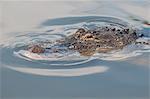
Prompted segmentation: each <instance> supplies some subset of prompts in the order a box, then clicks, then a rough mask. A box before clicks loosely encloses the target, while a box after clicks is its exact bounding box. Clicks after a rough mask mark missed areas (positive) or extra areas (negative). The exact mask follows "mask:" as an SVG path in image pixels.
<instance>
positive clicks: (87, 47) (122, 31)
mask: <svg viewBox="0 0 150 99" xmlns="http://www.w3.org/2000/svg"><path fill="white" fill-rule="evenodd" d="M142 36H143V34H142V35H140V36H139V35H138V34H137V31H136V30H135V29H132V28H116V27H109V26H103V27H97V28H95V29H85V28H79V29H77V31H76V32H75V33H72V34H71V35H69V36H67V37H64V38H61V39H57V40H55V41H53V42H52V41H48V42H47V41H46V42H44V41H43V42H40V43H37V44H31V45H30V46H28V50H29V51H30V52H32V53H37V54H41V53H44V52H46V51H50V52H51V53H56V52H61V51H62V50H63V51H65V50H73V51H77V52H79V53H80V55H83V56H92V55H93V54H95V53H96V52H98V53H107V52H110V51H113V50H118V49H123V48H124V47H125V46H127V45H129V44H131V43H135V44H136V43H141V42H136V40H137V39H138V38H139V37H142ZM145 44H147V45H149V43H147V42H145ZM43 45H44V46H43ZM45 45H46V46H45ZM47 45H48V46H47ZM49 45H51V46H49ZM52 45H53V46H52Z"/></svg>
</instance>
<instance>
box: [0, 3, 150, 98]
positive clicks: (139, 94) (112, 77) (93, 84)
mask: <svg viewBox="0 0 150 99" xmlns="http://www.w3.org/2000/svg"><path fill="white" fill-rule="evenodd" d="M22 4H24V8H22V6H20V5H22ZM32 4H35V6H33V5H32ZM52 5H53V6H52ZM54 5H55V6H54ZM128 7H129V8H130V9H129V8H128ZM145 7H148V6H147V1H143V2H142V1H140V0H137V1H135V2H134V1H109V2H108V1H88V2H85V1H77V2H71V1H70V2H69V1H66V2H58V1H57V2H54V1H53V2H45V3H44V2H42V3H39V2H37V3H33V2H22V3H20V2H16V3H9V2H8V3H7V2H6V3H4V11H5V12H4V20H3V21H4V23H5V26H4V27H3V29H4V31H3V33H2V37H3V39H1V41H0V50H1V60H0V63H1V65H2V66H1V67H0V69H1V71H2V81H1V83H2V84H1V85H2V99H24V98H29V99H30V98H31V99H34V98H37V97H38V98H40V99H41V98H42V99H51V98H52V99H55V98H58V99H67V98H68V99H74V98H81V99H84V98H85V99H88V98H90V99H99V98H104V99H110V98H111V99H124V98H125V99H148V90H149V84H148V78H149V76H148V73H149V66H148V64H149V62H148V61H149V55H148V54H149V50H150V46H149V45H142V44H139V45H135V44H131V45H129V46H126V47H125V48H124V49H122V50H120V51H114V52H111V53H104V54H95V55H94V56H92V57H83V56H80V55H79V53H74V52H68V53H63V54H62V56H63V57H61V58H54V56H52V55H50V57H49V58H47V57H45V56H46V55H45V56H43V57H41V56H38V55H32V54H29V53H28V52H26V51H24V49H25V48H26V46H27V45H28V44H30V43H31V42H36V41H39V40H55V39H60V38H62V37H66V36H68V35H70V34H71V33H73V32H75V31H76V29H78V28H80V27H84V28H95V27H98V26H103V25H106V23H110V24H115V25H116V24H117V25H116V27H118V26H119V27H121V28H122V27H132V28H137V29H138V33H139V34H140V33H143V34H144V36H145V37H143V38H140V39H138V40H139V41H144V42H149V31H150V28H149V21H148V19H149V18H148V17H147V16H146V13H145V12H146V11H145V10H143V8H144V9H145ZM18 8H20V9H19V10H18ZM32 8H33V9H32ZM54 8H55V9H56V8H60V10H56V11H53V10H54ZM61 8H64V9H61ZM69 8H70V9H69ZM29 9H30V10H29ZM31 9H32V10H31ZM47 9H48V10H47ZM65 9H66V10H65ZM134 9H140V10H138V11H135V10H134ZM26 10H28V12H26V13H25V14H24V13H22V15H21V14H18V12H20V11H21V12H24V11H26ZM36 10H40V11H41V13H42V14H43V16H42V14H38V15H37V14H35V13H38V12H36ZM6 11H9V12H11V13H6ZM40 11H39V12H40ZM44 12H45V13H44ZM33 13H34V14H35V15H34V14H33ZM10 15H14V16H16V18H15V19H13V20H15V22H16V24H15V23H14V21H13V20H12V18H11V17H10ZM30 15H31V16H30ZM44 15H45V16H46V17H45V16H44ZM14 16H13V17H14ZM25 16H28V17H25ZM50 16H52V17H50ZM68 16H71V17H68ZM111 16H113V17H111ZM17 17H18V18H17ZM30 17H31V18H30ZM33 17H35V19H34V18H33ZM47 17H50V18H47ZM56 17H57V18H56ZM21 18H23V19H21ZM26 18H27V20H25V19H26ZM32 19H33V21H31V20H32ZM11 20H12V21H11ZM25 21H26V22H27V23H26V22H25ZM28 21H29V23H28ZM20 22H22V23H21V24H22V27H20V25H21V24H19V23H20ZM30 22H31V23H32V22H33V23H34V24H31V23H30ZM128 23H129V24H128ZM18 25H19V26H18ZM27 26H31V27H33V26H35V27H36V28H32V29H31V30H30V29H29V28H27ZM10 27H11V28H10ZM6 28H8V30H6ZM19 28H20V29H21V30H20V31H19V32H18V31H17V32H16V31H15V30H19ZM13 30H14V31H13ZM6 33H7V34H6Z"/></svg>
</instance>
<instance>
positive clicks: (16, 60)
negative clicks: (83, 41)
mask: <svg viewBox="0 0 150 99" xmlns="http://www.w3.org/2000/svg"><path fill="white" fill-rule="evenodd" d="M100 26H113V27H116V28H125V27H131V28H136V26H135V27H134V26H132V25H130V24H129V23H128V22H125V21H123V20H121V19H118V18H112V17H99V16H86V17H65V18H57V19H50V20H47V21H45V22H43V23H42V24H41V26H40V27H39V28H38V29H37V30H39V32H38V31H32V32H21V33H20V35H14V36H13V37H11V38H9V40H7V41H5V42H3V43H2V44H0V49H1V52H2V56H4V57H2V59H1V63H2V64H4V66H5V67H7V68H9V69H12V70H15V71H19V72H23V73H29V74H35V75H43V76H63V77H67V76H69V77H70V76H82V75H90V74H94V73H103V72H106V71H107V70H108V67H107V66H101V65H99V64H98V66H86V67H78V68H76V67H77V65H81V64H86V63H88V62H90V61H91V60H95V59H99V60H106V61H119V60H124V59H127V58H129V57H136V56H138V55H141V54H142V53H145V52H150V46H149V45H143V44H131V45H128V46H126V47H124V48H123V49H121V50H116V51H112V52H109V53H96V54H94V55H93V56H90V57H86V56H81V55H80V54H79V53H78V52H75V51H66V52H62V53H45V54H34V53H30V52H29V51H27V50H25V49H26V47H27V46H28V45H29V44H32V43H35V42H43V41H55V40H57V39H60V38H64V37H67V36H68V35H71V34H72V33H74V32H75V31H76V29H78V28H81V27H83V28H87V29H93V28H96V27H100ZM142 29H143V28H142V27H141V28H140V32H142V31H143V30H142ZM137 41H138V42H139V41H141V42H149V41H150V38H149V37H143V38H140V39H138V40H137ZM16 66H18V67H16ZM22 66H23V67H22ZM45 66H48V67H49V68H48V69H45V68H44V67H45ZM53 66H55V68H57V67H59V68H60V66H67V67H63V69H62V68H60V69H53V68H52V67H53ZM69 66H73V67H72V68H71V69H68V68H69ZM32 67H34V68H32ZM39 67H40V68H39Z"/></svg>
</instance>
